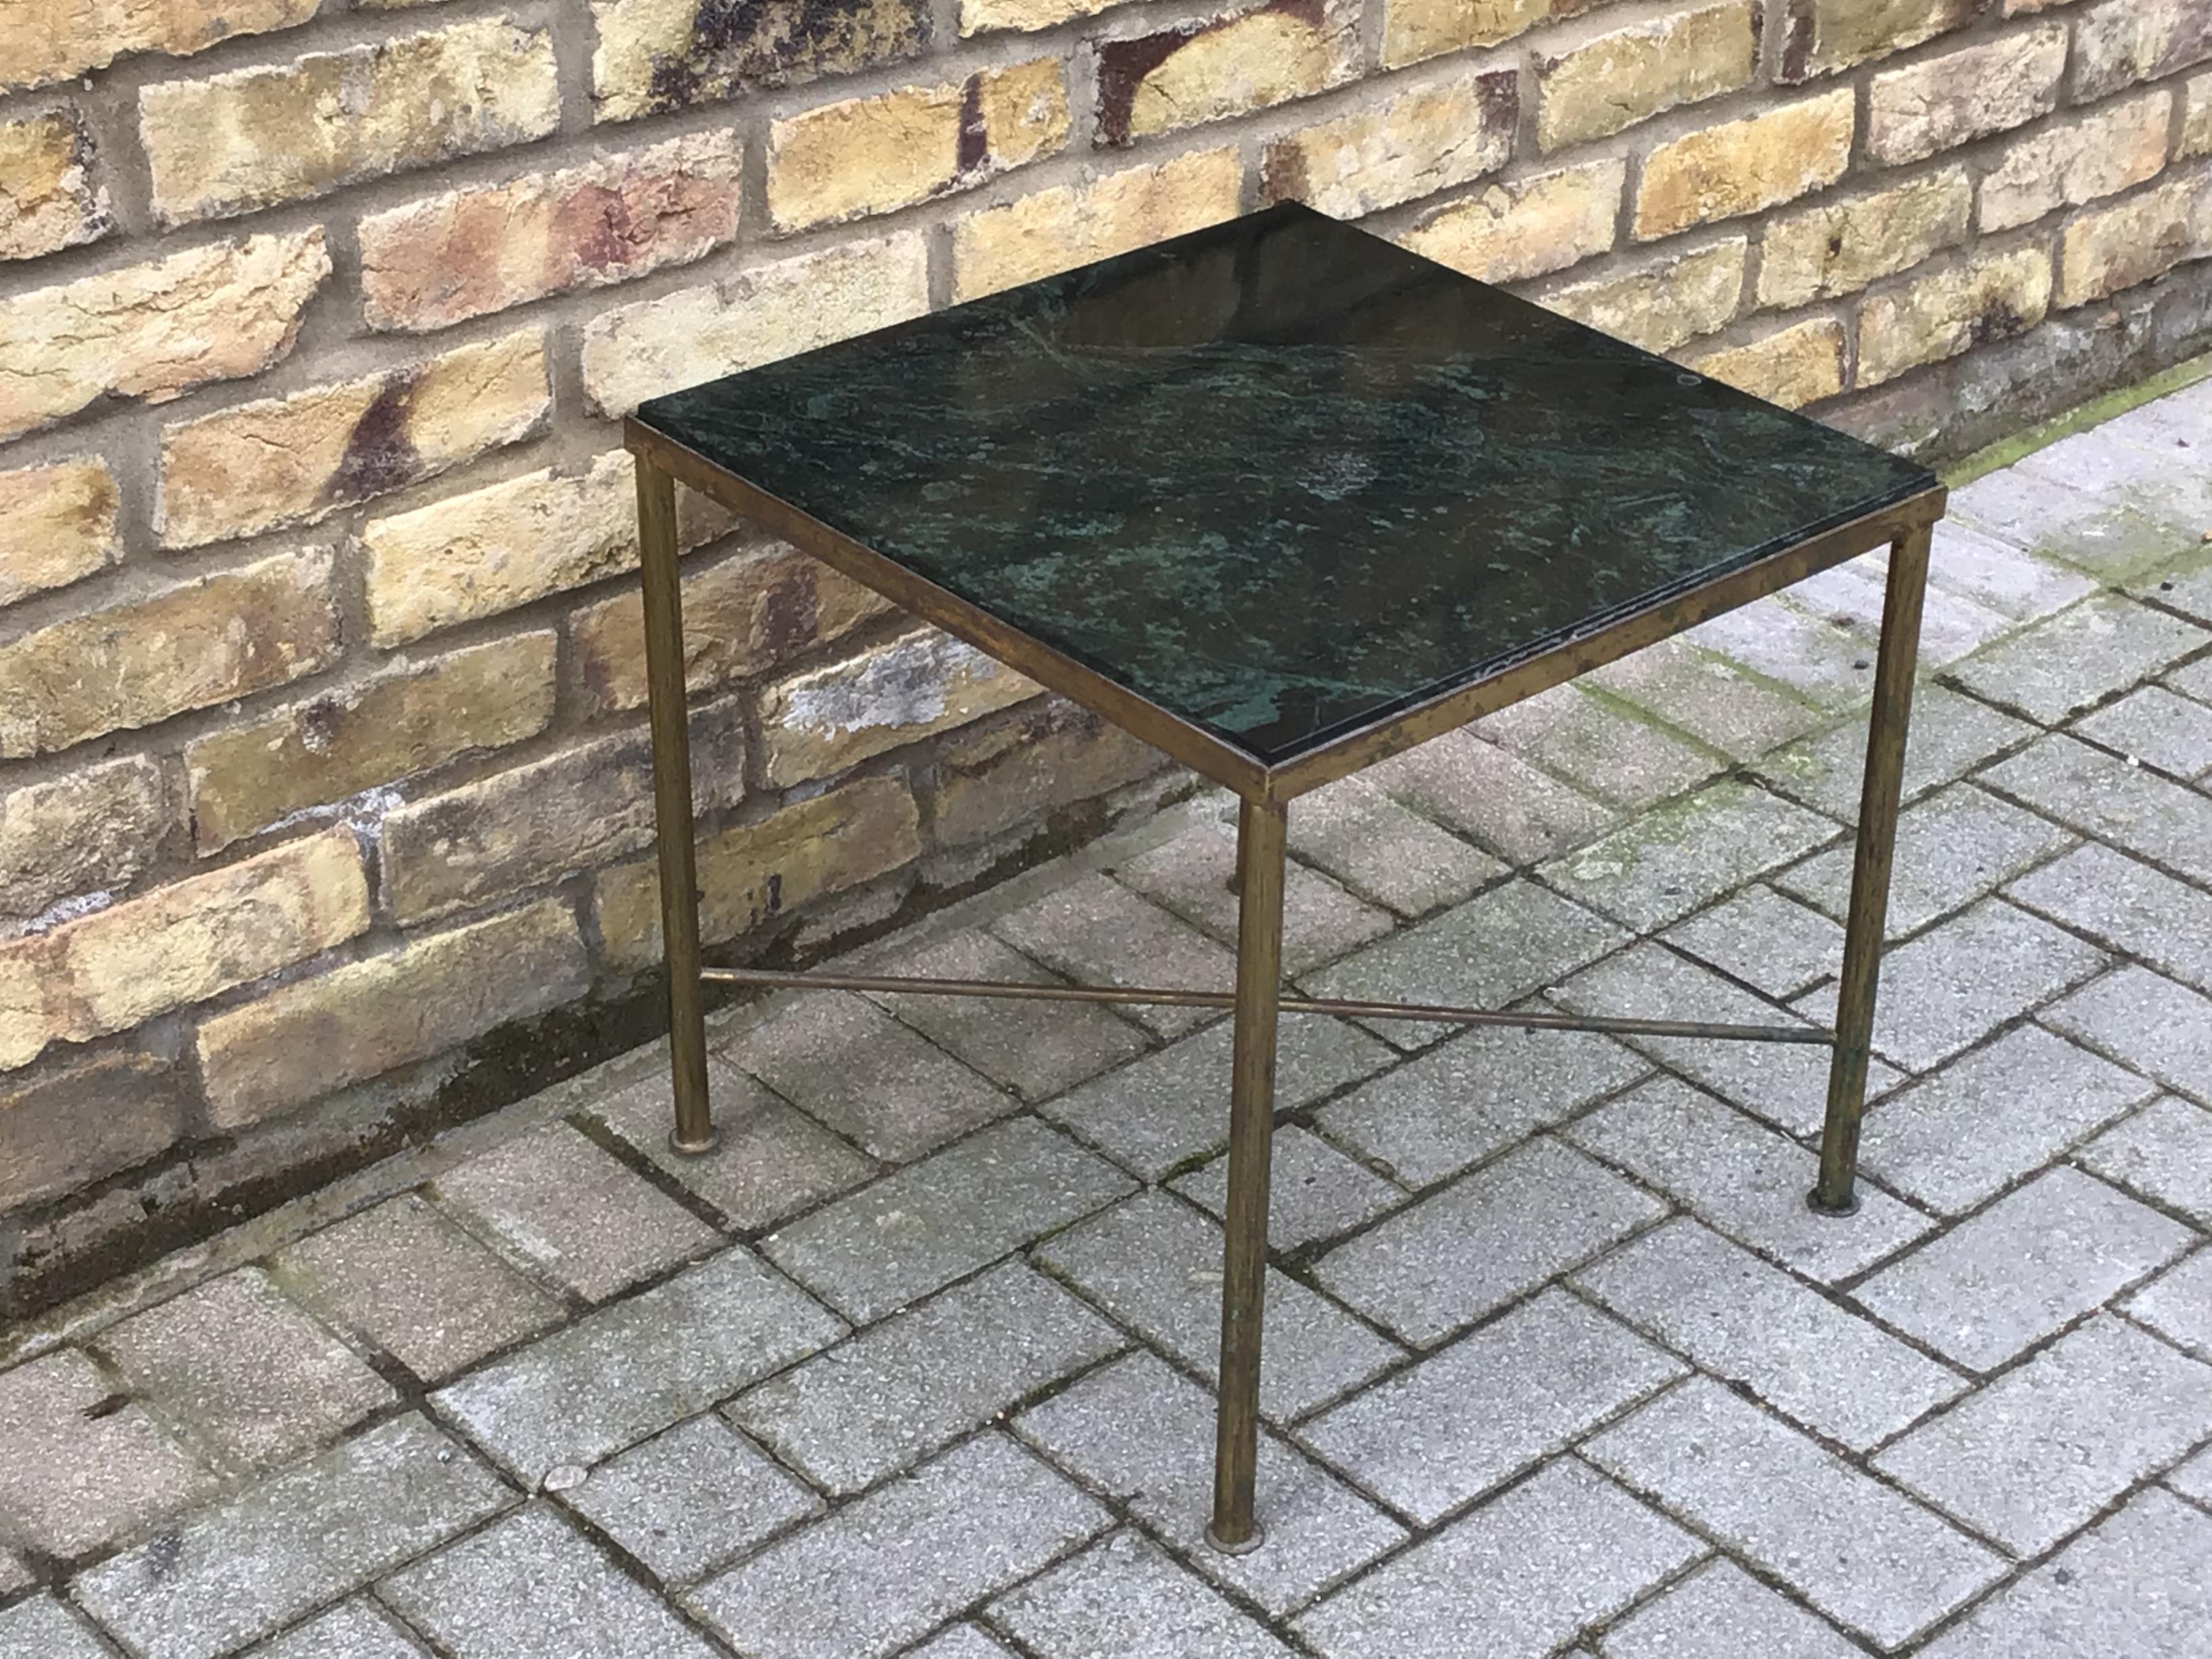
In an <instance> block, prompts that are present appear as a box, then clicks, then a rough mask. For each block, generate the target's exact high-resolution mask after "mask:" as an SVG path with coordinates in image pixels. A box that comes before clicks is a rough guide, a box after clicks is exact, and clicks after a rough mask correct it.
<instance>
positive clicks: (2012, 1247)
mask: <svg viewBox="0 0 2212 1659" xmlns="http://www.w3.org/2000/svg"><path fill="white" fill-rule="evenodd" d="M2192 1242H2193V1235H2192V1234H2191V1232H2190V1231H2189V1229H2188V1228H2186V1227H2185V1226H2183V1225H2181V1224H2180V1223H2179V1222H2178V1221H2170V1220H2168V1219H2167V1218H2166V1217H2164V1216H2162V1215H2160V1214H2159V1213H2158V1212H2157V1211H2155V1210H2152V1209H2148V1208H2146V1207H2145V1206H2142V1205H2141V1204H2138V1203H2136V1201H2135V1200H2133V1199H2131V1198H2130V1197H2128V1196H2127V1195H2126V1194H2124V1193H2120V1192H2118V1191H2116V1190H2114V1189H2113V1188H2110V1187H2107V1186H2106V1184H2105V1183H2104V1182H2101V1181H2099V1180H2097V1179H2096V1178H2095V1177H2094V1176H2087V1175H2084V1174H2082V1173H2081V1171H2080V1170H2075V1169H2070V1168H2067V1167H2065V1166H2063V1165H2062V1166H2061V1167H2059V1168H2057V1169H2055V1170H2050V1171H2048V1172H2047V1173H2045V1174H2044V1175H2041V1176H2037V1177H2036V1178H2035V1179H2034V1180H2033V1181H2032V1182H2029V1183H2028V1184H2027V1186H2025V1187H2021V1188H2018V1189H2016V1190H2015V1191H2013V1192H2010V1193H2008V1194H2005V1196H2004V1197H2002V1198H2001V1199H1999V1200H1997V1201H1996V1203H1994V1204H1992V1205H1990V1207H1989V1208H1988V1209H1986V1210H1984V1211H1983V1212H1981V1213H1980V1214H1978V1215H1976V1216H1974V1217H1972V1218H1970V1219H1968V1220H1966V1221H1963V1222H1961V1223H1960V1225H1958V1226H1956V1227H1954V1228H1953V1229H1952V1230H1951V1231H1949V1232H1948V1233H1945V1234H1944V1235H1943V1236H1942V1237H1940V1238H1936V1239H1935V1240H1932V1241H1931V1242H1929V1243H1926V1244H1923V1245H1922V1246H1921V1247H1920V1249H1917V1250H1915V1251H1914V1252H1913V1253H1912V1254H1911V1255H1908V1256H1906V1257H1905V1258H1904V1259H1903V1260H1902V1261H1896V1262H1893V1263H1892V1264H1891V1265H1890V1266H1888V1267H1885V1268H1883V1269H1882V1270H1881V1272H1880V1273H1876V1274H1875V1275H1874V1276H1873V1277H1872V1278H1871V1279H1868V1280H1867V1281H1866V1282H1865V1283H1864V1284H1863V1285H1860V1286H1859V1287H1858V1288H1857V1290H1856V1291H1854V1292H1853V1293H1852V1294H1853V1295H1854V1296H1855V1297H1857V1299H1858V1301H1859V1302H1860V1303H1861V1304H1863V1305H1864V1306H1866V1307H1867V1308H1869V1309H1871V1310H1873V1311H1874V1313H1875V1315H1876V1316H1878V1317H1880V1318H1881V1319H1883V1320H1886V1321H1887V1322H1888V1323H1890V1324H1891V1325H1893V1326H1895V1327H1896V1328H1898V1329H1899V1330H1901V1331H1903V1332H1905V1334H1907V1335H1908V1336H1912V1337H1917V1339H1918V1340H1921V1341H1922V1342H1924V1343H1926V1344H1927V1345H1928V1346H1929V1347H1931V1348H1934V1349H1935V1350H1936V1352H1939V1353H1941V1354H1942V1355H1943V1356H1945V1357H1946V1358H1949V1359H1953V1360H1955V1361H1957V1362H1958V1363H1959V1364H1961V1365H1965V1366H1967V1367H1969V1368H1971V1369H1972V1370H1978V1371H1987V1370H1995V1369H1996V1367H1997V1366H1999V1365H2002V1364H2004V1362H2005V1361H2006V1360H2008V1359H2010V1358H2012V1357H2013V1356H2014V1355H2015V1354H2016V1353H2018V1352H2021V1350H2022V1349H2023V1348H2026V1347H2027V1346H2029V1345H2030V1344H2032V1343H2034V1342H2038V1341H2040V1340H2042V1339H2043V1338H2044V1337H2045V1336H2048V1335H2049V1334H2051V1332H2053V1331H2055V1330H2057V1329H2058V1328H2060V1327H2061V1326H2063V1325H2066V1324H2068V1323H2070V1322H2072V1321H2074V1320H2075V1319H2077V1318H2079V1317H2080V1316H2081V1315H2083V1314H2085V1313H2087V1312H2088V1311H2089V1310H2091V1309H2092V1308H2096V1307H2100V1306H2102V1305H2103V1304H2105V1303H2106V1302H2108V1301H2110V1300H2111V1299H2112V1297H2114V1296H2115V1295H2117V1294H2118V1292H2119V1291H2123V1290H2124V1289H2125V1288H2127V1286H2128V1285H2131V1284H2133V1283H2134V1282H2135V1281H2136V1280H2137V1279H2142V1278H2143V1277H2144V1276H2145V1275H2147V1274H2148V1273H2151V1272H2152V1271H2153V1270H2154V1269H2155V1268H2157V1267H2161V1266H2163V1265H2164V1264H2165V1263H2166V1262H2168V1261H2172V1260H2173V1258H2174V1257H2176V1256H2178V1255H2180V1254H2181V1253H2182V1251H2184V1250H2185V1249H2188V1248H2189V1246H2190V1244H2191V1243H2192Z"/></svg>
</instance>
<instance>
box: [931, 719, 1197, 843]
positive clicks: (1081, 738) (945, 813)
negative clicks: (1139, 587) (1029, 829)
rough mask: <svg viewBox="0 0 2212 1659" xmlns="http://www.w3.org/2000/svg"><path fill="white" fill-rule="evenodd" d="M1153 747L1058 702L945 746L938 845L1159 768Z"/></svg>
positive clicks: (934, 806)
mask: <svg viewBox="0 0 2212 1659" xmlns="http://www.w3.org/2000/svg"><path fill="white" fill-rule="evenodd" d="M1163 764H1164V757H1163V756H1162V755H1161V754H1160V751H1159V750H1157V749H1154V748H1152V747H1151V746H1150V745H1149V744H1143V743H1140V742H1139V741H1138V740H1137V739H1136V738H1133V737H1131V736H1130V735H1129V734H1128V733H1127V732H1124V731H1122V730H1121V727H1119V726H1115V725H1113V724H1111V723H1110V722H1109V721H1107V720H1101V719H1100V718H1099V717H1098V716H1097V715H1096V714H1091V712H1090V711H1089V710H1088V709H1085V708H1078V707H1077V706H1076V705H1075V704H1073V703H1071V702H1065V701H1063V700H1062V699H1060V698H1057V697H1055V698H1052V699H1049V700H1048V701H1046V702H1039V703H1033V704H1031V705H1030V707H1029V708H1025V709H1024V710H1023V711H1022V712H1021V713H1020V714H1018V715H1015V716H1013V717H1012V719H1010V720H1007V721H1006V723H1005V724H1003V725H1000V726H994V727H993V728H992V729H991V730H990V731H988V732H978V733H976V734H975V736H973V737H966V738H958V739H957V740H955V741H954V742H952V743H951V744H947V745H946V747H945V750H944V751H943V753H941V754H940V755H939V757H938V761H937V772H936V784H935V787H934V788H933V791H932V792H931V795H930V805H931V811H930V820H931V825H932V829H933V833H934V838H935V840H936V842H937V843H938V844H939V846H957V845H960V844H962V843H963V842H972V841H981V840H982V839H983V838H984V837H986V836H995V835H997V834H999V833H1000V831H1002V830H1006V829H1012V828H1013V827H1014V826H1015V825H1016V824H1018V823H1024V822H1025V821H1027V820H1029V819H1030V818H1034V817H1039V816H1040V815H1042V814H1043V813H1045V812H1048V811H1051V810H1052V809H1053V808H1054V807H1056V806H1066V805H1071V804H1072V803H1073V802H1076V801H1079V800H1088V799H1091V797H1092V796H1094V795H1103V794H1104V793H1106V792H1107V791H1108V790H1109V789H1118V788H1120V787H1121V786H1122V785H1123V784H1125V783H1133V782H1135V781H1137V780H1138V779H1139V778H1141V777H1145V776H1147V775H1150V774H1151V773H1153V772H1155V771H1158V769H1160V767H1161V766H1162V765H1163Z"/></svg>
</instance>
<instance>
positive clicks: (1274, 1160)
mask: <svg viewBox="0 0 2212 1659" xmlns="http://www.w3.org/2000/svg"><path fill="white" fill-rule="evenodd" d="M1269 1166H1270V1190H1269V1194H1268V1202H1267V1242H1268V1243H1269V1245H1270V1246H1272V1247H1273V1249H1278V1250H1295V1249H1302V1248H1303V1247H1304V1246H1305V1245H1308V1244H1313V1243H1319V1242H1320V1241H1321V1240H1322V1239H1326V1238H1334V1237H1336V1236H1337V1235H1338V1234H1339V1233H1347V1232H1350V1231H1352V1229H1353V1228H1354V1227H1357V1226H1358V1225H1360V1224H1361V1223H1362V1222H1365V1221H1372V1220H1373V1219H1374V1218H1376V1216H1378V1215H1381V1214H1382V1213H1383V1212H1384V1211H1386V1210H1389V1209H1392V1208H1395V1206H1398V1205H1400V1204H1402V1203H1403V1202H1405V1200H1406V1190H1405V1188H1402V1187H1400V1186H1399V1185H1398V1184H1397V1183H1396V1182H1391V1181H1386V1180H1384V1179H1383V1177H1382V1176H1379V1175H1376V1173H1375V1172H1374V1171H1373V1170H1370V1169H1368V1168H1366V1167H1365V1166H1364V1165H1362V1164H1355V1163H1353V1162H1352V1160H1351V1159H1350V1158H1346V1156H1345V1155H1344V1154H1343V1153H1342V1152H1338V1151H1337V1150H1336V1148H1335V1147H1334V1146H1330V1145H1329V1144H1328V1142H1327V1141H1326V1140H1323V1139H1322V1138H1321V1137H1320V1136H1319V1135H1316V1134H1315V1133H1312V1132H1311V1131H1310V1130H1307V1129H1301V1128H1299V1127H1297V1125H1296V1124H1289V1125H1285V1127H1281V1128H1279V1129H1277V1130H1276V1131H1275V1144H1274V1151H1273V1156H1272V1157H1271V1158H1270V1159H1269ZM1171 1184H1172V1185H1173V1186H1174V1188H1175V1189H1176V1191H1177V1192H1179V1193H1181V1194H1182V1195H1183V1196H1184V1197H1185V1198H1187V1199H1188V1200H1190V1201H1191V1202H1192V1203H1194V1204H1195V1205H1197V1206H1199V1207H1200V1209H1202V1210H1204V1211H1206V1212H1207V1213H1208V1214H1210V1215H1212V1216H1216V1217H1218V1216H1220V1215H1221V1214H1222V1212H1224V1211H1225V1209H1226V1208H1227V1207H1228V1203H1229V1158H1228V1156H1227V1154H1224V1155H1223V1156H1221V1157H1219V1158H1215V1159H1214V1160H1213V1161H1212V1163H1211V1164H1207V1165H1206V1167H1205V1168H1204V1169H1201V1170H1194V1171H1193V1172H1192V1173H1191V1174H1189V1175H1187V1176H1182V1177H1181V1178H1180V1179H1179V1180H1177V1181H1176V1182H1172V1183H1171Z"/></svg>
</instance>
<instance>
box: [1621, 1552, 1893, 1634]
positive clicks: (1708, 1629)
mask: <svg viewBox="0 0 2212 1659" xmlns="http://www.w3.org/2000/svg"><path fill="white" fill-rule="evenodd" d="M1602 1651H1603V1653H1604V1654H1605V1659H1858V1656H1859V1654H1860V1653H1861V1651H1862V1650H1861V1649H1860V1648H1858V1647H1857V1645H1855V1644H1853V1643H1852V1642H1851V1641H1850V1639H1849V1638H1846V1637H1845V1636H1844V1634H1843V1632H1840V1631H1838V1629H1837V1628H1836V1627H1835V1626H1833V1625H1831V1624H1829V1623H1828V1622H1827V1621H1826V1620H1824V1619H1821V1618H1820V1617H1818V1616H1817V1615H1815V1614H1813V1613H1808V1612H1806V1611H1805V1609H1804V1608H1802V1607H1799V1606H1798V1605H1797V1604H1796V1602H1795V1601H1790V1599H1789V1598H1788V1597H1787V1596H1784V1595H1780V1594H1778V1593H1777V1592H1776V1591H1774V1590H1771V1589H1767V1587H1766V1586H1765V1585H1764V1584H1762V1583H1759V1580H1757V1579H1756V1578H1753V1577H1752V1576H1751V1575H1750V1574H1749V1573H1747V1572H1746V1571H1744V1570H1743V1569H1742V1568H1741V1567H1739V1566H1738V1565H1736V1564H1735V1562H1733V1561H1730V1560H1728V1559H1725V1558H1723V1559H1721V1560H1717V1561H1715V1562H1713V1563H1711V1565H1707V1566H1703V1567H1700V1568H1699V1569H1698V1571H1695V1572H1693V1573H1692V1574H1691V1575H1690V1576H1689V1577H1687V1578H1685V1579H1684V1580H1682V1582H1681V1583H1679V1584H1675V1585H1673V1586H1672V1587H1670V1588H1668V1589H1664V1590H1662V1591H1661V1592H1660V1593H1659V1594H1658V1595H1655V1596H1653V1597H1652V1598H1651V1599H1650V1601H1646V1602H1645V1603H1644V1605H1643V1606H1642V1607H1638V1608H1637V1609H1636V1611H1635V1612H1633V1613H1630V1614H1629V1615H1628V1616H1627V1617H1626V1619H1623V1620H1620V1623H1618V1624H1616V1625H1614V1626H1613V1628H1612V1629H1610V1630H1608V1631H1607V1632H1606V1633H1605V1643H1604V1647H1603V1649H1602Z"/></svg>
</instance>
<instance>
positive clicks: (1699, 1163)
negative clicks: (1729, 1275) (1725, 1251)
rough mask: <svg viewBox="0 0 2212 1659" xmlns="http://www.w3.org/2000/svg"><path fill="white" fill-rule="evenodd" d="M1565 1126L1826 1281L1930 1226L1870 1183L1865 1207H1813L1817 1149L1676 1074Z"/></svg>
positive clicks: (1578, 1139)
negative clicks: (1825, 1210) (1823, 1210)
mask: <svg viewBox="0 0 2212 1659" xmlns="http://www.w3.org/2000/svg"><path fill="white" fill-rule="evenodd" d="M1563 1133H1565V1134H1566V1135H1567V1137H1568V1138H1569V1139H1571V1140H1573V1141H1574V1142H1575V1143H1576V1144H1577V1146H1581V1147H1583V1149H1584V1150H1586V1151H1588V1152H1593V1153H1595V1154H1596V1155H1597V1156H1598V1157H1599V1158H1604V1159H1605V1160H1606V1161H1607V1162H1608V1163H1611V1164H1619V1165H1620V1167H1622V1168H1623V1169H1626V1170H1628V1171H1629V1172H1630V1173H1631V1174H1632V1175H1634V1176H1636V1177H1637V1178H1638V1180H1641V1181H1644V1182H1649V1183H1650V1185H1652V1186H1654V1187H1656V1188H1660V1189H1661V1190H1662V1191H1664V1192H1666V1193H1667V1194H1669V1195H1671V1196H1672V1197H1673V1198H1674V1200H1676V1201H1677V1202H1679V1203H1681V1204H1684V1205H1686V1206H1688V1207H1689V1208H1690V1209H1692V1211H1694V1212H1696V1213H1697V1214H1698V1216H1699V1218H1701V1219H1703V1220H1705V1221H1706V1222H1708V1223H1710V1224H1711V1225H1712V1226H1713V1227H1715V1228H1717V1230H1718V1231H1721V1232H1723V1233H1725V1234H1727V1235H1728V1236H1729V1237H1731V1238H1733V1239H1735V1241H1736V1242H1737V1243H1740V1244H1747V1245H1749V1246H1750V1247H1751V1248H1752V1249H1754V1250H1757V1251H1759V1253H1760V1254H1761V1255H1765V1256H1769V1257H1771V1258H1772V1259H1773V1260H1775V1261H1779V1262H1780V1263H1781V1264H1782V1265H1783V1266H1784V1267H1789V1268H1791V1269H1793V1270H1794V1271H1796V1272H1797V1273H1802V1274H1804V1275H1805V1276H1806V1277H1807V1278H1808V1279H1819V1280H1820V1281H1821V1282H1822V1283H1824V1284H1825V1283H1832V1282H1833V1281H1835V1280H1837V1279H1846V1278H1849V1277H1850V1275H1852V1274H1853V1273H1863V1272H1864V1271H1866V1269H1867V1268H1869V1267H1871V1266H1873V1265H1874V1263H1875V1262H1876V1261H1881V1259H1882V1258H1883V1257H1884V1256H1887V1255H1892V1254H1893V1253H1894V1252H1895V1251H1897V1250H1898V1249H1901V1248H1902V1247H1903V1246H1904V1245H1905V1244H1907V1243H1910V1242H1911V1240H1913V1239H1915V1238H1917V1237H1919V1236H1920V1235H1921V1234H1922V1233H1924V1232H1926V1231H1928V1229H1929V1225H1930V1223H1929V1220H1928V1218H1926V1217H1925V1216H1923V1215H1922V1214H1920V1213H1919V1212H1917V1211H1916V1210H1913V1209H1911V1208H1909V1207H1908V1206H1905V1205H1903V1204H1900V1203H1899V1202H1898V1201H1897V1200H1895V1199H1893V1198H1892V1197H1890V1196H1889V1195H1888V1194H1886V1193H1883V1192H1881V1191H1878V1190H1876V1189H1875V1188H1872V1187H1869V1186H1868V1185H1867V1184H1866V1183H1865V1182H1860V1183H1859V1204H1860V1208H1859V1212H1858V1213H1857V1215H1854V1216H1850V1217H1835V1216H1824V1215H1816V1214H1814V1212H1812V1211H1811V1210H1809V1209H1808V1208H1807V1207H1806V1206H1805V1194H1807V1193H1808V1192H1809V1191H1811V1190H1812V1187H1813V1182H1814V1176H1816V1175H1817V1174H1818V1173H1819V1171H1820V1159H1819V1158H1817V1157H1816V1156H1815V1155H1814V1153H1813V1152H1811V1151H1810V1150H1808V1148H1806V1147H1804V1146H1800V1145H1798V1144H1797V1142H1796V1141H1794V1140H1792V1139H1790V1138H1789V1137H1787V1136H1786V1135H1781V1134H1778V1133H1775V1132H1774V1131H1773V1130H1771V1129H1769V1128H1765V1127H1762V1126H1761V1125H1759V1124H1757V1123H1754V1122H1753V1121H1751V1120H1750V1119H1749V1118H1747V1117H1746V1116H1744V1115H1743V1114H1742V1113H1741V1112H1738V1111H1735V1110H1732V1109H1730V1108H1729V1107H1727V1106H1724V1105H1723V1104H1722V1103H1720V1102H1719V1101H1717V1100H1715V1099H1714V1098H1713V1097H1711V1095H1708V1094H1705V1093H1704V1092H1702V1091H1699V1090H1697V1089H1693V1088H1691V1087H1690V1086H1689V1085H1687V1084H1685V1083H1681V1082H1678V1081H1677V1080H1676V1079H1673V1078H1656V1079H1653V1080H1652V1081H1651V1082H1650V1083H1647V1084H1645V1085H1643V1086H1642V1087H1641V1088H1639V1089H1637V1090H1636V1091H1633V1092H1632V1093H1630V1094H1626V1095H1623V1096H1622V1097H1620V1099H1618V1100H1615V1101H1613V1102H1610V1103H1607V1105H1605V1106H1602V1107H1601V1108H1599V1109H1597V1110H1596V1111H1595V1112H1592V1113H1591V1114H1590V1115H1589V1116H1587V1117H1583V1118H1577V1120H1576V1121H1574V1122H1572V1123H1571V1124H1569V1125H1568V1126H1567V1127H1566V1128H1565V1131H1564V1132H1563Z"/></svg>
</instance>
